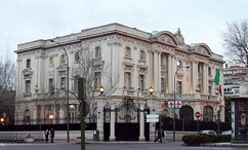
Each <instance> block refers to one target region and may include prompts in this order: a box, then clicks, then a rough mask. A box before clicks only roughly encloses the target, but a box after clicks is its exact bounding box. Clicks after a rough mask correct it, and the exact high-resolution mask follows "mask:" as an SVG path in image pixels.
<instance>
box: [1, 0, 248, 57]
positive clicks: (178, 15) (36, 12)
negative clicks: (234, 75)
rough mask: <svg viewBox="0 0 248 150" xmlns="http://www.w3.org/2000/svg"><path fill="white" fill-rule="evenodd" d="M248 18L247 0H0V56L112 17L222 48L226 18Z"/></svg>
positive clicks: (232, 19) (148, 30) (218, 50)
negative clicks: (39, 40)
mask: <svg viewBox="0 0 248 150" xmlns="http://www.w3.org/2000/svg"><path fill="white" fill-rule="evenodd" d="M246 19H248V0H0V50H1V53H0V56H3V55H4V54H5V53H7V54H8V55H9V56H11V57H12V58H13V59H16V54H15V53H14V50H16V49H17V44H20V43H24V42H29V41H33V40H38V39H49V38H53V37H56V36H63V35H67V34H71V33H77V32H80V30H82V29H85V28H90V27H96V26H100V25H104V24H109V23H113V22H118V23H120V24H124V25H127V26H130V27H135V28H138V29H140V30H143V31H145V32H152V31H162V30H167V31H170V32H172V33H175V32H176V31H177V29H178V27H180V29H181V32H182V34H183V36H184V39H185V42H186V43H187V44H191V43H199V42H202V43H206V44H207V45H209V47H210V48H211V50H212V51H213V52H215V53H218V54H221V55H223V54H224V47H223V45H222V44H223V42H222V39H221V32H223V31H225V30H226V24H227V23H231V22H234V21H242V20H246Z"/></svg>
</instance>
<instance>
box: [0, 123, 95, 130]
mask: <svg viewBox="0 0 248 150" xmlns="http://www.w3.org/2000/svg"><path fill="white" fill-rule="evenodd" d="M69 127H70V130H81V129H80V124H79V123H72V124H69ZM50 128H53V129H55V130H66V129H67V124H27V125H8V126H0V131H44V130H45V129H50ZM85 129H86V130H96V123H87V124H86V128H85Z"/></svg>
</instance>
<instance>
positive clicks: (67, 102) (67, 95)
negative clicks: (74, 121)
mask: <svg viewBox="0 0 248 150" xmlns="http://www.w3.org/2000/svg"><path fill="white" fill-rule="evenodd" d="M49 41H50V42H54V43H56V44H58V45H59V46H61V48H62V49H63V51H64V53H65V55H66V58H67V67H66V78H67V83H66V84H67V85H66V86H67V89H66V90H67V91H66V92H67V93H66V111H67V123H66V130H67V143H69V142H70V126H69V121H70V113H69V56H68V53H67V51H66V49H65V47H64V46H63V45H62V44H61V43H59V42H57V41H54V40H53V39H50V40H49Z"/></svg>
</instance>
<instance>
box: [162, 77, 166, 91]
mask: <svg viewBox="0 0 248 150" xmlns="http://www.w3.org/2000/svg"><path fill="white" fill-rule="evenodd" d="M161 92H162V93H165V79H164V78H161Z"/></svg>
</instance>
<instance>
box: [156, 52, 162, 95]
mask: <svg viewBox="0 0 248 150" xmlns="http://www.w3.org/2000/svg"><path fill="white" fill-rule="evenodd" d="M157 61H158V66H157V67H156V68H157V71H158V75H157V91H158V92H159V93H158V94H159V96H160V92H161V53H160V52H158V54H157Z"/></svg>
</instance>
